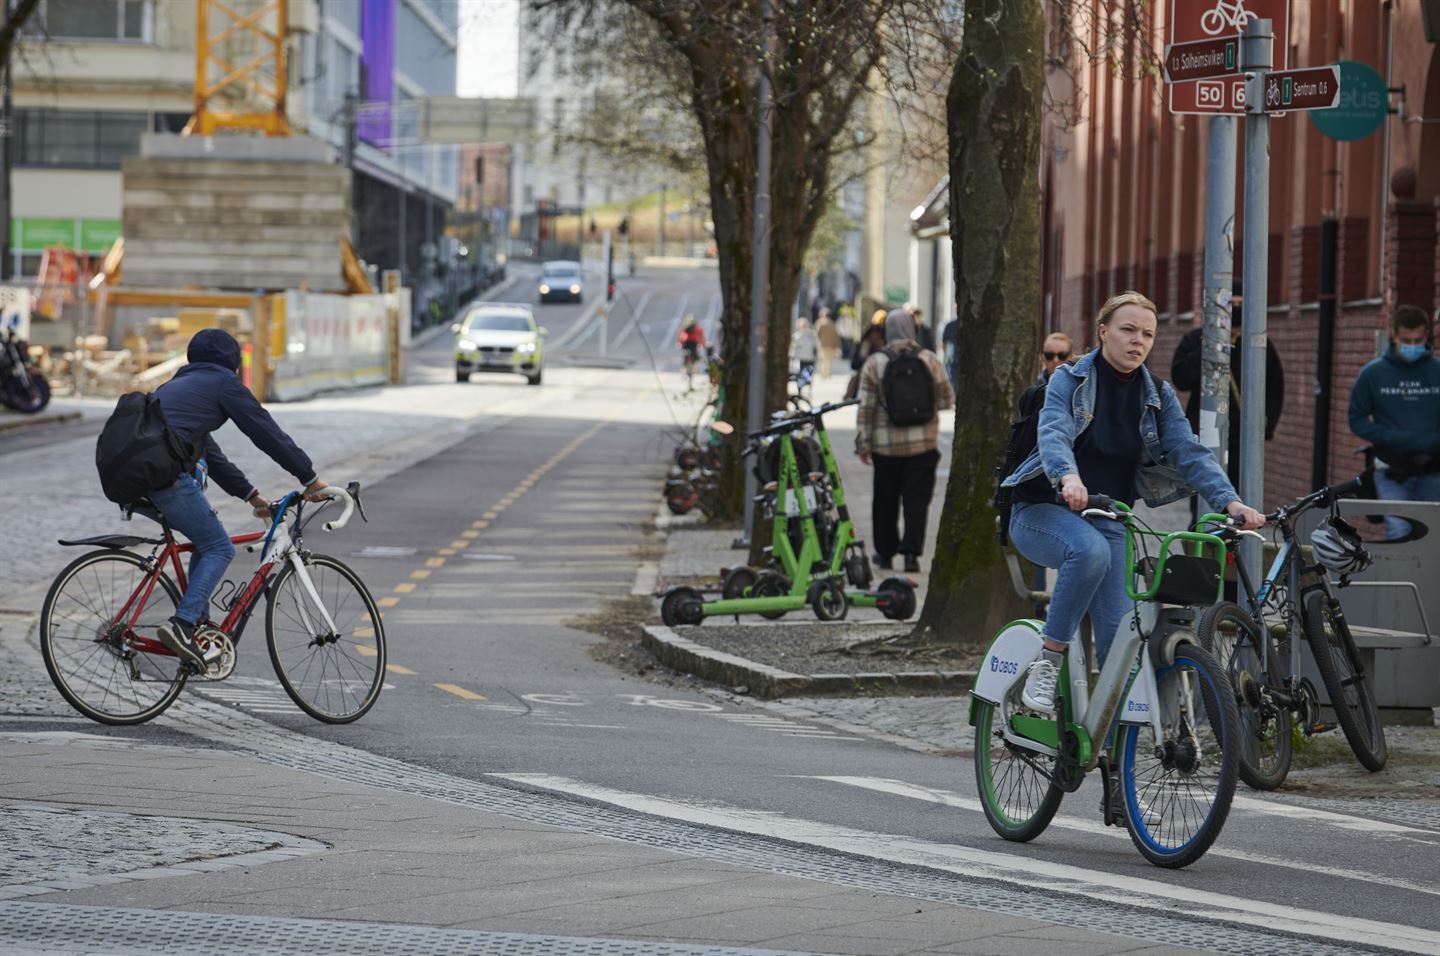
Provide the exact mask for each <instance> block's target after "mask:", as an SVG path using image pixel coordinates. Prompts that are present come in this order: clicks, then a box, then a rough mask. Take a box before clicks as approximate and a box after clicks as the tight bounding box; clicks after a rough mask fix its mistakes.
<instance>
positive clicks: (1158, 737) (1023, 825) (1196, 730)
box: [970, 495, 1240, 868]
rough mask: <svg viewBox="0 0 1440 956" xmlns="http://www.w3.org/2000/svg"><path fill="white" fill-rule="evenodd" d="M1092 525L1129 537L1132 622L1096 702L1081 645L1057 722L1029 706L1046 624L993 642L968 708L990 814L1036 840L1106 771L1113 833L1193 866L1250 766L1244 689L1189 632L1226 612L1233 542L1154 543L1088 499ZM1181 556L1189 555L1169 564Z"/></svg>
mask: <svg viewBox="0 0 1440 956" xmlns="http://www.w3.org/2000/svg"><path fill="white" fill-rule="evenodd" d="M1083 514H1084V516H1085V517H1087V518H1091V519H1094V520H1102V521H1119V522H1122V523H1123V524H1124V525H1125V529H1126V546H1125V566H1126V586H1125V587H1126V592H1127V594H1128V595H1129V597H1130V599H1131V600H1132V601H1133V602H1135V604H1134V610H1133V612H1132V613H1131V614H1130V615H1129V616H1128V617H1127V619H1126V620H1124V621H1122V622H1121V624H1120V627H1119V628H1118V630H1117V632H1116V635H1115V642H1114V644H1112V645H1111V648H1110V654H1109V657H1108V659H1107V660H1106V662H1105V667H1104V669H1103V670H1102V671H1101V672H1100V675H1099V678H1098V680H1097V681H1096V684H1095V687H1094V690H1093V691H1092V690H1091V688H1090V683H1089V667H1088V666H1086V661H1085V651H1084V649H1083V647H1082V646H1081V643H1080V641H1078V640H1077V641H1072V642H1071V643H1070V649H1069V652H1068V654H1067V657H1066V659H1065V660H1064V662H1063V663H1062V665H1061V667H1060V674H1059V679H1058V682H1057V692H1056V700H1055V712H1054V713H1053V714H1042V713H1035V712H1033V711H1031V710H1030V709H1029V708H1027V707H1025V706H1024V704H1023V703H1021V697H1020V694H1021V690H1022V689H1023V687H1024V686H1025V678H1026V672H1027V670H1028V668H1029V666H1030V664H1031V662H1032V661H1034V660H1036V659H1037V658H1038V657H1039V656H1040V649H1041V646H1042V644H1043V639H1042V637H1041V627H1042V623H1041V622H1040V621H1036V620H1019V621H1014V622H1012V623H1010V624H1007V625H1006V626H1005V627H1003V628H1001V630H1000V632H999V633H998V634H996V635H995V638H994V640H993V641H991V643H990V648H989V650H988V651H986V654H985V657H984V659H983V661H982V663H981V666H980V670H979V674H978V677H977V679H976V682H975V689H974V691H973V692H972V694H971V703H970V723H971V725H972V726H974V728H975V778H976V782H977V783H978V785H979V789H980V799H981V802H982V804H983V806H984V809H985V816H986V817H987V818H988V819H989V821H990V825H991V826H992V827H994V829H995V831H996V832H997V833H999V834H1000V835H1001V836H1002V837H1004V838H1005V839H1007V840H1015V841H1020V842H1024V841H1028V840H1033V839H1034V838H1035V837H1037V836H1039V835H1040V834H1041V833H1043V832H1044V831H1045V828H1046V827H1047V826H1049V824H1050V821H1051V820H1052V819H1053V818H1054V816H1055V813H1056V811H1057V810H1058V809H1059V807H1060V801H1061V800H1062V799H1064V797H1065V794H1067V793H1073V792H1075V791H1076V790H1078V789H1079V788H1080V785H1081V784H1082V783H1083V782H1084V780H1085V777H1086V775H1087V774H1089V773H1090V772H1091V771H1092V770H1095V769H1097V768H1098V769H1099V770H1100V772H1101V776H1102V782H1103V785H1104V786H1103V792H1104V795H1105V796H1104V800H1103V804H1102V812H1103V816H1104V818H1105V823H1106V825H1115V824H1120V823H1122V822H1123V823H1124V825H1125V826H1126V827H1127V828H1128V830H1129V831H1130V838H1131V840H1132V841H1133V842H1134V844H1135V846H1136V848H1137V849H1139V851H1140V852H1141V854H1143V855H1144V856H1145V858H1146V859H1148V860H1149V861H1150V862H1151V863H1154V864H1156V865H1157V866H1163V867H1172V868H1174V867H1183V866H1188V865H1189V864H1191V863H1193V862H1195V861H1196V860H1198V859H1199V858H1200V857H1201V856H1203V855H1204V853H1205V851H1206V850H1208V849H1209V848H1210V845H1211V844H1212V843H1214V842H1215V838H1216V837H1217V836H1219V834H1220V830H1221V828H1222V827H1223V826H1224V825H1225V818H1226V816H1227V815H1228V814H1229V812H1230V801H1231V798H1232V797H1233V796H1234V793H1235V780H1236V775H1237V772H1238V765H1239V752H1238V749H1237V747H1236V746H1235V740H1236V736H1235V735H1236V733H1237V731H1238V728H1239V726H1240V718H1239V714H1238V711H1237V709H1236V704H1235V694H1234V691H1233V690H1232V689H1231V686H1230V681H1229V679H1228V678H1227V677H1226V674H1225V671H1224V669H1223V668H1221V667H1219V666H1217V665H1216V664H1215V662H1214V660H1213V658H1212V657H1211V656H1210V654H1209V653H1208V652H1207V651H1206V650H1205V649H1204V648H1203V647H1201V646H1200V644H1199V642H1198V640H1197V639H1196V637H1195V635H1194V633H1193V631H1192V628H1193V626H1194V620H1195V613H1194V611H1193V607H1194V606H1196V605H1209V604H1213V603H1215V602H1216V601H1217V600H1219V597H1220V587H1221V574H1220V569H1221V568H1222V567H1224V562H1225V542H1224V541H1223V540H1222V539H1221V538H1219V537H1217V536H1215V535H1213V534H1204V533H1199V532H1192V531H1176V532H1169V533H1164V532H1158V531H1154V530H1152V529H1150V528H1149V527H1147V526H1145V525H1144V524H1143V523H1142V522H1141V521H1140V520H1139V519H1138V518H1137V517H1136V516H1135V515H1134V514H1133V513H1131V511H1130V509H1129V508H1127V507H1126V506H1125V505H1124V504H1122V503H1120V502H1115V501H1111V500H1110V499H1108V498H1105V497H1104V496H1101V495H1091V497H1090V501H1089V507H1088V508H1086V509H1085V511H1084V512H1083ZM1151 539H1159V544H1158V548H1157V554H1156V555H1155V556H1153V557H1152V556H1150V555H1149V554H1148V553H1146V552H1148V548H1147V545H1148V544H1153V543H1154V542H1153V541H1151ZM1137 546H1138V547H1139V548H1140V550H1141V552H1142V554H1141V557H1140V559H1139V560H1138V561H1137V558H1136V549H1137ZM1172 546H1177V547H1179V548H1181V549H1183V548H1185V547H1186V546H1189V548H1190V553H1185V552H1184V551H1183V550H1182V551H1180V552H1178V553H1171V550H1172ZM1137 572H1138V573H1139V575H1140V576H1143V579H1144V580H1143V581H1142V582H1141V583H1139V584H1137V581H1136V578H1137ZM1115 774H1118V775H1119V782H1118V786H1112V777H1113V775H1115ZM1116 794H1118V797H1116V796H1115V795H1116Z"/></svg>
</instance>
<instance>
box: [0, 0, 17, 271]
mask: <svg viewBox="0 0 1440 956" xmlns="http://www.w3.org/2000/svg"><path fill="white" fill-rule="evenodd" d="M9 22H10V0H0V26H3V25H5V24H8V23H9ZM15 39H16V40H17V41H18V40H19V39H20V38H19V37H18V36H17V37H16V38H15ZM13 48H14V44H12V45H11V47H9V48H7V49H6V51H5V62H4V63H3V64H0V71H3V72H0V86H3V87H4V93H3V94H0V97H3V98H0V280H3V279H8V278H10V275H11V272H10V267H11V265H12V263H11V261H10V260H11V253H10V243H11V240H12V237H11V235H10V217H11V215H12V206H11V202H10V167H11V164H12V162H13V161H14V154H13V153H12V152H11V144H13V143H14V142H15V129H14V126H15V119H14V110H13V109H11V102H10V86H11V83H12V80H13V79H14V74H13V72H12V71H11V69H10V56H11V50H13Z"/></svg>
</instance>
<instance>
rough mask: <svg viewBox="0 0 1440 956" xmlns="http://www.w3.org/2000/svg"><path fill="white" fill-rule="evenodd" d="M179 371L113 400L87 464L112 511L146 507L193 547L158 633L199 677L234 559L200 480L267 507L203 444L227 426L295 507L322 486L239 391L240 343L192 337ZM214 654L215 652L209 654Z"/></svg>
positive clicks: (265, 511)
mask: <svg viewBox="0 0 1440 956" xmlns="http://www.w3.org/2000/svg"><path fill="white" fill-rule="evenodd" d="M186 355H187V358H188V359H189V364H188V365H186V366H184V367H183V368H181V369H180V371H178V372H176V373H175V377H174V378H173V379H171V380H170V381H169V382H167V383H166V384H164V385H162V386H161V387H160V388H159V389H157V390H156V391H155V393H154V394H153V395H145V394H142V393H140V392H132V393H130V394H128V395H123V396H121V398H120V401H119V403H118V404H117V405H116V408H115V412H114V413H113V414H112V415H111V416H110V419H109V420H108V421H107V422H106V423H105V427H104V429H103V430H102V431H101V433H100V438H99V441H98V442H97V443H96V448H95V463H96V467H97V468H98V470H99V472H100V484H101V487H102V488H103V489H104V491H105V496H106V497H107V498H109V499H110V500H111V501H115V502H117V503H119V504H121V505H122V506H133V505H135V504H137V503H140V501H141V499H145V500H148V501H149V503H150V504H152V505H153V506H154V507H155V508H156V510H158V511H159V512H160V513H161V515H163V516H164V518H165V520H166V521H167V522H168V523H169V525H170V527H172V528H174V529H175V530H176V531H179V532H180V533H181V534H183V535H185V537H187V538H189V539H190V541H191V543H192V544H194V545H195V553H194V556H193V557H192V558H191V561H190V575H189V582H188V587H186V589H185V594H184V595H183V597H182V598H181V600H180V605H179V607H177V608H176V609H175V616H174V617H172V618H170V620H168V621H166V622H165V623H164V624H161V625H160V627H159V629H158V636H159V638H160V641H161V643H163V644H164V645H165V646H166V647H168V648H170V649H171V650H172V651H174V652H175V653H176V654H177V655H179V656H180V658H181V659H182V660H185V661H187V662H188V663H190V664H191V665H193V666H194V667H196V668H197V669H199V670H202V671H203V670H204V669H205V666H206V663H207V661H206V655H205V653H204V652H203V651H202V650H201V646H200V643H199V642H197V641H196V639H195V636H196V631H197V629H198V628H201V627H207V626H210V625H208V624H207V623H206V620H207V616H206V610H207V609H208V608H209V606H210V595H211V593H212V592H213V591H214V590H215V587H216V586H217V585H218V584H219V583H220V580H221V579H222V578H223V577H224V576H225V569H226V568H228V567H229V566H230V561H231V559H232V558H234V557H235V546H234V545H233V544H231V543H230V535H229V534H228V533H227V532H226V530H225V526H224V525H223V524H221V523H220V519H219V518H218V517H217V516H216V514H215V511H214V509H212V508H211V507H210V502H209V501H207V500H206V498H205V490H204V482H205V477H206V475H207V474H208V475H209V477H212V478H214V479H215V482H216V484H218V485H219V486H220V487H221V488H223V489H224V490H225V491H227V492H229V493H230V494H232V495H234V496H235V497H236V498H240V499H241V500H243V501H247V502H249V504H250V506H251V508H252V509H254V512H255V515H256V517H265V518H268V517H269V516H270V502H269V500H268V499H267V498H266V497H265V496H264V495H262V494H261V493H260V490H259V489H258V488H256V487H255V486H254V485H253V484H251V483H250V482H249V480H248V479H246V477H245V473H244V472H242V471H241V470H240V469H239V468H238V467H237V466H236V465H235V464H234V463H232V462H231V461H230V460H229V459H228V458H226V457H225V454H224V452H222V451H221V450H220V446H219V445H217V444H216V443H215V440H214V439H213V438H211V437H210V433H211V432H213V431H215V429H217V428H219V427H220V426H221V425H224V424H225V423H226V422H227V421H233V422H234V423H235V424H236V426H237V427H239V429H240V431H242V432H243V433H244V434H245V436H246V437H247V438H249V439H250V440H251V441H252V442H254V443H255V445H256V447H258V448H259V449H260V450H261V451H264V452H265V453H266V454H267V455H269V456H270V457H271V458H272V459H274V460H275V462H276V464H278V465H280V467H282V468H284V469H285V470H286V471H288V472H290V473H291V474H292V475H294V476H295V477H296V478H297V479H299V481H300V483H301V484H302V485H304V486H305V498H306V500H309V501H319V500H322V499H321V498H320V497H319V495H318V493H319V492H320V491H321V490H322V489H324V488H325V483H324V482H323V481H320V480H319V478H317V477H316V475H315V468H314V466H313V465H311V463H310V458H309V457H308V456H307V455H306V454H305V453H304V452H303V451H301V450H300V448H299V447H298V446H297V445H296V444H295V442H294V441H292V440H291V438H290V436H289V435H287V434H285V432H284V431H282V430H281V429H280V426H279V425H277V424H275V419H273V418H271V417H270V413H269V412H267V411H266V410H265V408H264V406H262V405H261V404H260V402H259V400H258V399H256V398H255V396H254V395H252V394H251V393H250V390H249V389H248V388H246V387H245V386H244V385H243V384H241V382H240V378H239V375H238V373H239V371H240V343H239V342H237V341H235V338H234V337H233V336H231V335H230V333H228V332H226V331H224V330H223V329H202V330H201V331H199V332H197V333H196V334H195V336H194V337H193V338H192V339H191V340H190V345H189V348H188V350H187V352H186ZM210 647H211V648H212V649H213V651H214V652H218V646H216V645H214V644H211V645H210Z"/></svg>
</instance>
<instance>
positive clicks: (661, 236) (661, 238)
mask: <svg viewBox="0 0 1440 956" xmlns="http://www.w3.org/2000/svg"><path fill="white" fill-rule="evenodd" d="M665 185H666V184H665V183H661V184H660V231H659V232H658V233H656V236H657V238H656V240H655V243H656V246H655V254H656V255H657V256H663V255H664V254H665Z"/></svg>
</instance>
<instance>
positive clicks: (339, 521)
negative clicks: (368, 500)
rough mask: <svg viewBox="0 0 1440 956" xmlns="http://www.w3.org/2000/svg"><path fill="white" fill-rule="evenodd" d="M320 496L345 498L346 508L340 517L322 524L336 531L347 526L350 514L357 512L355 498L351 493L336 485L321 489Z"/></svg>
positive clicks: (327, 529) (329, 529) (326, 528)
mask: <svg viewBox="0 0 1440 956" xmlns="http://www.w3.org/2000/svg"><path fill="white" fill-rule="evenodd" d="M320 496H321V497H322V498H343V499H344V505H345V510H344V511H342V512H340V517H338V518H336V519H335V520H334V521H327V522H325V523H324V524H323V525H321V527H322V528H324V529H325V530H326V531H336V530H338V529H340V528H343V527H345V523H346V522H348V521H349V520H350V515H352V514H353V513H354V512H355V499H354V498H351V497H350V495H349V493H348V492H346V491H345V489H343V488H334V487H330V488H325V489H323V490H321V492H320Z"/></svg>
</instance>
